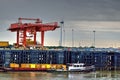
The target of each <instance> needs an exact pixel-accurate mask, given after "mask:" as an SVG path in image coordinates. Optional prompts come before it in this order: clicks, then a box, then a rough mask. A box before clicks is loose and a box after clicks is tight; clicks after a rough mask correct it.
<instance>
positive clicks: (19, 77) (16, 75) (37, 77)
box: [0, 71, 120, 80]
mask: <svg viewBox="0 0 120 80" xmlns="http://www.w3.org/2000/svg"><path fill="white" fill-rule="evenodd" d="M0 80H120V71H96V72H90V73H47V72H1V73H0Z"/></svg>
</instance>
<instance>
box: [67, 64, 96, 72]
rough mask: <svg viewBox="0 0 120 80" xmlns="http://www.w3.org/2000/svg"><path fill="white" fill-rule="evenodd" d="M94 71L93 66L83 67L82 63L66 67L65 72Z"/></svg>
mask: <svg viewBox="0 0 120 80" xmlns="http://www.w3.org/2000/svg"><path fill="white" fill-rule="evenodd" d="M93 70H95V67H94V65H89V66H87V65H85V64H84V63H71V64H68V65H67V71H70V72H71V71H73V72H81V71H85V72H86V71H93Z"/></svg>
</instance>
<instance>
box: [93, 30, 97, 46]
mask: <svg viewBox="0 0 120 80" xmlns="http://www.w3.org/2000/svg"><path fill="white" fill-rule="evenodd" d="M95 32H96V31H95V30H94V31H93V34H94V43H93V47H95Z"/></svg>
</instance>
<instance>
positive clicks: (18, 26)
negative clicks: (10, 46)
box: [8, 18, 59, 46]
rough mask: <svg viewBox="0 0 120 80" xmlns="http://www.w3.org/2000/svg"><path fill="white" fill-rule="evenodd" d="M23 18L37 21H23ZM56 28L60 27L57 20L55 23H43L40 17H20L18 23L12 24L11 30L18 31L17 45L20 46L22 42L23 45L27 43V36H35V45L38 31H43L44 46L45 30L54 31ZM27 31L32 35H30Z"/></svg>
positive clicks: (42, 43)
mask: <svg viewBox="0 0 120 80" xmlns="http://www.w3.org/2000/svg"><path fill="white" fill-rule="evenodd" d="M22 20H33V21H35V23H22ZM56 28H59V26H58V23H57V22H53V23H45V24H43V23H42V20H40V19H34V18H18V23H13V24H11V26H10V28H9V29H8V30H10V31H11V32H17V45H18V46H19V45H20V44H22V45H23V46H28V45H27V43H26V42H27V38H31V37H32V38H33V39H34V40H33V41H34V45H36V44H37V42H36V33H37V32H41V46H44V33H45V31H51V30H52V31H53V30H55V29H56ZM27 33H29V34H30V35H29V36H28V35H27Z"/></svg>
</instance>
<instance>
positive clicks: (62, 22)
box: [59, 21, 64, 46]
mask: <svg viewBox="0 0 120 80" xmlns="http://www.w3.org/2000/svg"><path fill="white" fill-rule="evenodd" d="M60 23H61V26H60V44H59V46H62V27H63V24H64V21H61V22H60Z"/></svg>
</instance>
